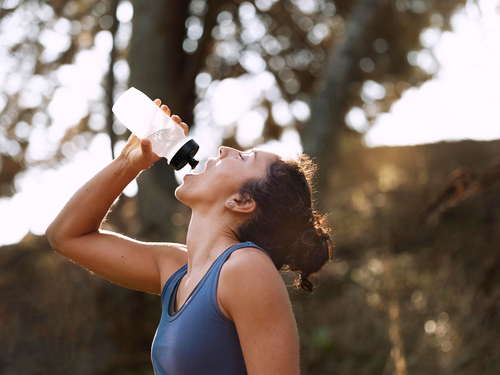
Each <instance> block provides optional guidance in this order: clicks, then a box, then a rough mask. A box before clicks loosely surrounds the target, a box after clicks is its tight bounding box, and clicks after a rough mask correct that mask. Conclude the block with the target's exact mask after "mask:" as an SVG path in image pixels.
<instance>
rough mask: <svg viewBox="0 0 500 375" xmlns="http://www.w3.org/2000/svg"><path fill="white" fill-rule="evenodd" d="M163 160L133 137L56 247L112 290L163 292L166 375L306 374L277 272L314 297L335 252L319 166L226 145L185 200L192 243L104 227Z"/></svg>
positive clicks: (77, 202)
mask: <svg viewBox="0 0 500 375" xmlns="http://www.w3.org/2000/svg"><path fill="white" fill-rule="evenodd" d="M155 103H156V104H157V105H159V106H160V104H161V103H160V101H159V100H158V99H157V100H155ZM161 108H162V110H163V111H165V113H167V114H168V115H170V110H169V109H168V108H167V107H166V106H165V105H163V106H161ZM172 118H173V119H174V121H176V122H177V123H178V124H179V125H180V126H182V127H183V128H184V130H185V132H186V133H187V125H186V124H184V123H182V122H181V120H180V118H179V117H178V116H172ZM158 159H159V157H158V156H156V155H155V154H154V153H153V152H152V149H151V142H150V141H149V140H147V139H143V140H142V141H141V140H139V139H138V138H137V137H135V136H134V135H132V136H131V137H130V138H129V140H128V142H127V144H126V145H125V147H124V149H123V151H122V153H121V155H120V156H119V157H118V158H116V159H115V160H114V161H113V162H111V163H110V164H109V165H108V166H107V167H106V168H104V169H103V170H102V171H101V172H100V173H98V174H97V175H96V176H94V177H93V178H92V179H91V180H90V181H89V182H87V183H86V184H85V185H84V186H83V187H82V188H80V189H79V190H78V191H77V192H76V193H75V195H74V196H73V197H72V198H71V199H70V201H69V202H68V203H67V204H66V206H65V207H64V208H63V210H62V211H61V212H60V213H59V215H58V216H57V218H56V219H55V220H54V222H53V223H52V224H51V225H50V226H49V228H48V229H47V238H48V239H49V241H50V243H51V245H52V247H53V248H54V250H56V251H57V252H59V253H61V254H63V255H64V256H66V257H68V258H69V259H71V260H73V261H74V262H76V263H79V264H80V265H82V266H83V267H85V268H88V269H89V270H90V271H92V272H94V273H96V274H98V275H100V276H102V277H103V278H105V279H107V280H109V281H111V282H114V283H116V284H119V285H122V286H124V287H127V288H131V289H135V290H140V291H145V292H150V293H156V294H161V300H162V308H163V312H162V318H161V321H160V324H159V327H158V330H157V332H156V335H155V338H154V341H153V347H152V360H153V367H154V370H155V374H169V375H177V374H246V373H248V374H255V375H262V374H274V375H280V374H287V375H290V374H298V373H299V340H298V334H297V328H296V323H295V319H294V316H293V313H292V309H291V306H290V300H289V297H288V293H287V290H286V287H285V285H284V283H283V281H282V279H281V277H280V274H279V272H278V270H280V269H290V270H292V271H296V272H300V277H299V281H298V284H300V286H301V287H302V288H303V289H305V290H307V291H311V290H312V284H311V282H310V281H309V279H308V276H309V275H310V274H312V273H314V272H316V271H318V270H319V269H320V268H321V267H322V266H323V265H324V264H325V263H326V262H327V261H328V260H329V259H331V251H332V246H331V240H330V236H329V234H328V231H327V229H326V227H324V226H323V224H322V219H321V218H320V217H318V215H317V214H316V213H315V212H314V211H313V209H312V206H311V205H312V200H311V187H310V177H311V173H312V168H311V166H312V164H311V162H310V161H308V159H306V158H305V157H302V159H301V160H300V161H298V162H297V161H292V160H282V159H281V158H280V157H278V156H277V155H275V154H273V153H270V152H265V151H262V150H253V151H251V152H244V153H241V152H239V151H237V150H235V149H231V148H228V147H221V148H220V150H219V156H218V157H217V158H214V159H210V160H209V161H208V163H207V166H206V169H205V171H203V172H202V173H200V174H188V175H186V176H185V177H184V182H183V184H182V185H180V186H179V187H178V188H177V190H176V192H175V195H176V197H177V199H179V200H180V201H182V202H184V203H185V204H187V205H188V206H190V207H191V209H192V217H191V222H190V225H189V229H188V233H187V241H186V245H181V244H174V243H144V242H139V241H135V240H133V239H130V238H127V237H125V236H122V235H118V234H116V233H111V232H107V231H104V230H100V229H99V228H100V225H101V222H102V221H103V219H104V218H105V216H106V213H107V212H108V210H109V208H110V206H111V205H112V204H113V202H114V201H115V199H116V198H117V197H118V196H119V195H120V194H121V192H122V190H123V189H124V188H125V187H126V186H127V185H128V184H129V183H130V182H131V181H132V180H133V179H134V178H136V177H137V175H138V174H139V173H140V172H141V171H142V170H144V169H147V168H149V167H150V166H151V164H153V163H154V162H155V161H157V160H158Z"/></svg>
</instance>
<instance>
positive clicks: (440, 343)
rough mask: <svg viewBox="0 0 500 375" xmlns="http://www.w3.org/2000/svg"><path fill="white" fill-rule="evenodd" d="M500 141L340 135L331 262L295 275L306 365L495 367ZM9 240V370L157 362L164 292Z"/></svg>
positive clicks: (1, 313)
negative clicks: (314, 273)
mask: <svg viewBox="0 0 500 375" xmlns="http://www.w3.org/2000/svg"><path fill="white" fill-rule="evenodd" d="M351 146H352V147H351ZM499 155H500V141H491V142H473V141H463V142H456V143H438V144H431V145H421V146H413V147H380V148H375V149H365V148H359V147H356V146H355V144H354V143H353V144H352V145H350V144H349V143H347V145H345V144H344V145H343V150H342V160H340V161H339V163H338V168H337V169H336V172H335V173H334V174H332V175H331V176H329V185H330V191H328V192H327V193H326V192H322V194H323V200H324V202H325V204H326V206H327V207H328V211H329V212H330V216H329V221H330V224H331V226H332V228H333V233H334V239H335V243H336V247H335V262H333V263H332V264H330V265H329V266H328V267H326V268H325V269H324V270H322V271H321V274H320V276H319V278H318V279H317V281H316V283H317V284H318V287H317V290H316V292H315V293H314V294H313V295H311V296H306V295H304V294H303V293H302V292H299V291H296V290H294V289H293V288H290V295H291V297H292V303H293V306H294V310H295V314H296V317H297V322H298V325H299V331H300V336H301V344H302V352H301V361H302V367H303V374H305V375H307V374H315V375H319V374H325V375H326V374H338V375H347V374H377V375H378V374H405V373H408V374H412V375H416V374H426V375H427V374H450V375H451V374H453V375H465V374H468V375H476V374H484V375H489V374H491V375H493V374H498V373H500V356H499V355H498V353H500V328H499V327H500V276H499V272H498V271H499V270H500V234H499V233H500V200H499V199H498V197H499V196H500V182H499V181H498V179H499V175H500V173H499V169H500V168H498V166H497V167H495V165H497V164H495V163H496V162H498V159H495V158H498V156H499ZM440 197H441V200H440V202H439V204H435V205H433V203H435V201H436V200H437V199H438V198H440ZM0 252H1V255H0V295H1V296H2V302H3V303H2V304H1V305H0V319H1V322H2V324H1V325H0V373H2V374H5V375H8V374H15V375H28V374H29V375H34V374H47V373H50V374H152V367H151V364H150V359H149V349H150V345H151V341H152V338H153V335H154V331H155V329H156V325H157V323H158V321H159V316H160V301H159V298H158V297H156V296H151V295H146V294H141V293H137V292H132V291H127V290H124V289H122V288H120V287H117V286H114V285H112V284H110V283H108V282H105V281H103V280H101V279H99V278H98V277H96V276H93V275H91V274H90V273H89V272H87V271H86V270H84V269H82V268H81V267H79V266H77V265H74V264H72V263H71V262H70V261H68V260H66V259H64V258H62V257H61V256H59V255H58V254H56V253H55V252H53V251H52V250H51V249H50V247H49V245H48V243H47V241H46V239H45V238H44V237H36V236H32V235H29V236H27V237H26V238H25V239H24V240H23V241H22V242H21V243H20V244H17V245H11V246H4V247H2V248H1V249H0ZM284 278H285V280H286V281H287V282H288V283H289V282H291V277H290V275H284Z"/></svg>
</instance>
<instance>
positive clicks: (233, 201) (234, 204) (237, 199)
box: [226, 194, 257, 214]
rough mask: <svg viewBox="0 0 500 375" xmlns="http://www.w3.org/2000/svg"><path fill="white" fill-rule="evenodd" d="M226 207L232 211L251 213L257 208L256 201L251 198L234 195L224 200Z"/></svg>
mask: <svg viewBox="0 0 500 375" xmlns="http://www.w3.org/2000/svg"><path fill="white" fill-rule="evenodd" d="M226 208H227V209H229V210H230V211H233V212H239V213H242V214H251V213H252V212H254V211H255V210H256V209H257V203H255V201H254V200H253V199H252V198H245V197H242V196H241V195H239V194H238V195H234V196H232V197H231V198H230V199H228V200H227V201H226Z"/></svg>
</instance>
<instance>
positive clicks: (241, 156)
mask: <svg viewBox="0 0 500 375" xmlns="http://www.w3.org/2000/svg"><path fill="white" fill-rule="evenodd" d="M238 154H239V155H240V159H241V160H245V159H243V154H242V153H241V152H238Z"/></svg>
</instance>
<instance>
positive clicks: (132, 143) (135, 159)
mask: <svg viewBox="0 0 500 375" xmlns="http://www.w3.org/2000/svg"><path fill="white" fill-rule="evenodd" d="M154 103H155V104H156V105H157V106H159V107H160V108H161V110H162V111H163V112H165V113H166V114H167V116H170V109H169V108H168V107H167V106H166V105H165V104H164V105H161V100H160V99H156V100H155V101H154ZM171 118H172V120H174V121H175V122H176V123H177V124H178V125H179V126H180V127H181V128H182V129H183V130H184V134H186V135H187V132H188V129H189V127H188V126H187V124H186V123H184V122H182V120H181V118H180V117H179V116H177V115H173V116H172V117H171ZM121 156H122V157H124V158H125V159H126V160H128V162H129V163H130V165H131V166H132V167H133V168H136V169H139V170H144V169H147V168H149V167H150V166H151V164H153V163H154V162H156V161H158V160H159V159H160V157H159V156H158V155H156V154H155V153H154V152H153V149H152V145H151V141H150V140H149V139H147V138H144V139H142V140H141V139H139V138H137V137H136V136H135V135H134V134H132V135H131V136H130V137H129V139H128V140H127V143H126V144H125V147H123V150H122V153H121Z"/></svg>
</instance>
